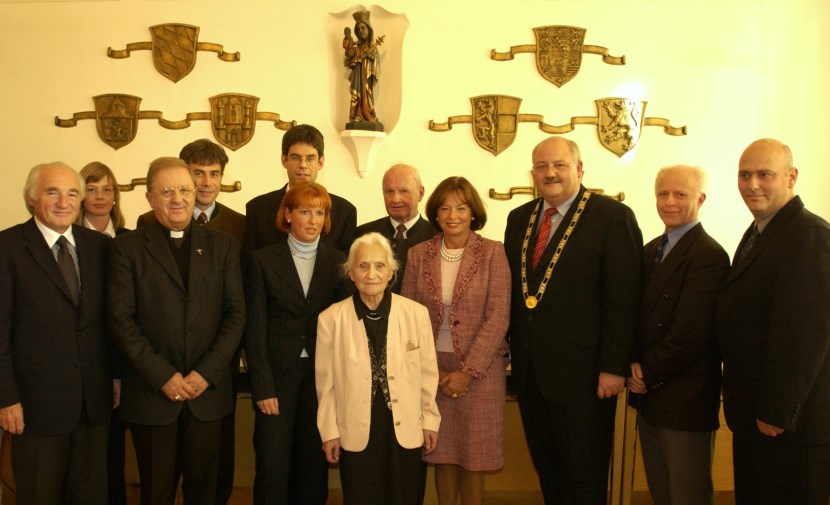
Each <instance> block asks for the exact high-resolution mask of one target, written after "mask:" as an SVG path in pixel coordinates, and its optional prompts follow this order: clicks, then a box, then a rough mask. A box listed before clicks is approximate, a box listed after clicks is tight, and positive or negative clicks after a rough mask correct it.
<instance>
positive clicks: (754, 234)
mask: <svg viewBox="0 0 830 505" xmlns="http://www.w3.org/2000/svg"><path fill="white" fill-rule="evenodd" d="M760 234H761V232H759V231H758V226H757V225H754V224H753V225H752V231H750V232H749V237H747V239H746V243H744V246H743V247H742V248H741V252H739V253H738V261H736V262H735V264H738V263H740V262H741V261H742V260H743V259H744V257H746V253H748V252H749V251H750V250H752V248H753V247H754V246H755V241H756V240H758V236H759V235H760Z"/></svg>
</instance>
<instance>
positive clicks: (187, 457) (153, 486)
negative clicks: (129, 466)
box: [130, 405, 222, 505]
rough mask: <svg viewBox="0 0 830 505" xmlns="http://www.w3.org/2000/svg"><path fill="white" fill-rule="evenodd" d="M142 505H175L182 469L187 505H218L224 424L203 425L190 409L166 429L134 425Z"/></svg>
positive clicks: (219, 421)
mask: <svg viewBox="0 0 830 505" xmlns="http://www.w3.org/2000/svg"><path fill="white" fill-rule="evenodd" d="M130 430H131V431H132V434H133V444H134V445H135V455H136V460H137V462H138V475H139V479H140V480H141V505H171V504H172V503H173V500H174V498H175V496H176V485H177V484H178V476H179V468H180V469H181V474H182V475H183V481H182V494H183V495H184V503H185V505H214V499H215V496H216V475H217V472H218V469H219V440H220V437H221V431H222V420H221V419H218V420H216V421H200V420H198V419H196V418H195V417H194V416H193V415H192V414H191V413H190V409H189V408H188V407H187V405H185V406H184V408H182V411H181V413H180V414H179V417H178V419H176V420H175V421H174V422H172V423H170V424H165V425H162V426H147V425H141V424H133V423H130Z"/></svg>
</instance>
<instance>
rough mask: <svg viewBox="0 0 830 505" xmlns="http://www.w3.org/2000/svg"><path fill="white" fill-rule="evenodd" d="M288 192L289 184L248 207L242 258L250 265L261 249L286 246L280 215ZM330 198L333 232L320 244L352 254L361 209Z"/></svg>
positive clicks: (346, 202) (254, 200)
mask: <svg viewBox="0 0 830 505" xmlns="http://www.w3.org/2000/svg"><path fill="white" fill-rule="evenodd" d="M287 190H288V185H287V184H286V185H285V186H283V187H282V188H280V189H278V190H276V191H271V192H270V193H266V194H264V195H259V196H258V197H256V198H254V199H252V200H251V201H250V202H248V203H247V204H246V205H245V215H246V219H247V224H246V226H245V243H244V244H243V246H242V251H243V253H242V255H243V260H244V262H245V263H246V265H247V262H248V259H249V258H250V256H251V254H253V252H254V251H256V250H257V249H261V248H263V247H265V246H269V245H271V244H276V243H278V242H284V241H285V240H286V239H287V238H288V234H287V233H285V232H283V231H280V230H279V229H278V228H277V211H279V208H280V204H281V203H282V199H283V197H284V196H285V192H286V191H287ZM329 196H330V197H331V230H330V231H329V233H328V234H327V235H324V236H323V237H321V238H320V243H321V244H325V245H328V246H331V247H334V248H335V249H339V250H340V251H343V252H344V253H346V254H348V253H349V247H350V246H351V245H352V241H353V240H354V236H355V227H356V226H357V209H355V208H354V205H352V204H351V203H349V202H348V201H347V200H345V199H344V198H341V197H339V196H337V195H335V194H332V193H329Z"/></svg>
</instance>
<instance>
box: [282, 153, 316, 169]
mask: <svg viewBox="0 0 830 505" xmlns="http://www.w3.org/2000/svg"><path fill="white" fill-rule="evenodd" d="M285 159H286V160H288V161H289V162H291V163H293V164H295V165H299V164H300V163H301V162H303V161H305V163H306V165H308V166H310V167H313V166H315V165H319V164H320V157H319V156H317V155H316V154H309V155H308V156H306V157H305V158H303V157H302V156H300V155H299V154H289V155H287V156H286V157H285Z"/></svg>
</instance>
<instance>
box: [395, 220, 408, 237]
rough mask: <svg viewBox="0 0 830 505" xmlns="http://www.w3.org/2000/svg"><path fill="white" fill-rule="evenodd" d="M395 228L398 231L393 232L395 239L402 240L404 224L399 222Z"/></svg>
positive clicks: (404, 229)
mask: <svg viewBox="0 0 830 505" xmlns="http://www.w3.org/2000/svg"><path fill="white" fill-rule="evenodd" d="M395 229H396V230H398V232H397V233H395V240H403V239H404V236H403V234H404V232H405V231H406V225H405V224H399V225H398V226H397V227H396V228H395Z"/></svg>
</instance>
